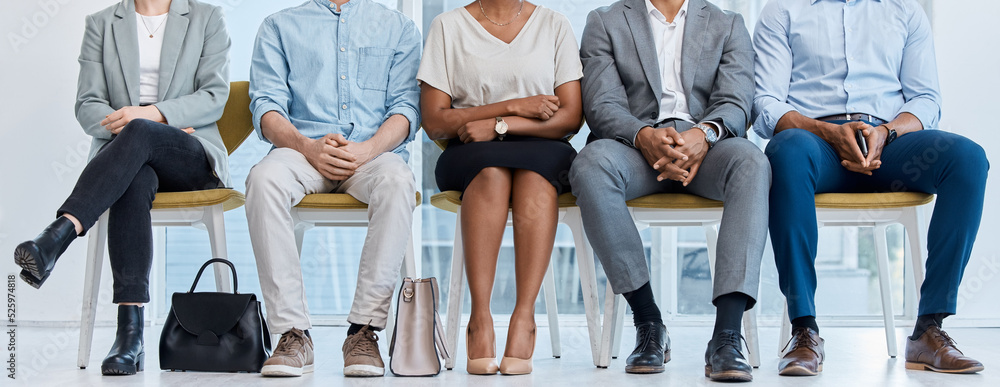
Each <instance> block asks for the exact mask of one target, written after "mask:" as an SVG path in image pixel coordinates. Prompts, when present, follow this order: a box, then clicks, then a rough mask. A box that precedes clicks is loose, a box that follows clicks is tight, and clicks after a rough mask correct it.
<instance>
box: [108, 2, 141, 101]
mask: <svg viewBox="0 0 1000 387" xmlns="http://www.w3.org/2000/svg"><path fill="white" fill-rule="evenodd" d="M123 5H124V6H123ZM134 7H135V6H134V3H133V2H131V1H129V2H126V3H124V4H119V5H118V10H117V11H115V16H118V20H115V21H114V22H113V23H112V24H111V31H112V33H113V34H114V39H115V48H117V49H118V61H119V62H120V63H121V66H122V76H123V77H125V88H126V89H127V90H128V98H129V102H130V105H132V106H137V105H139V38H138V35H137V32H136V30H135V28H136V24H135V8H134Z"/></svg>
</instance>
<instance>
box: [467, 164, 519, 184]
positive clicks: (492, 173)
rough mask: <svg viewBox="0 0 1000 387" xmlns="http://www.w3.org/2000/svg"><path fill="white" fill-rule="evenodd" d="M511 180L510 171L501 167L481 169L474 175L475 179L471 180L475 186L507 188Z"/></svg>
mask: <svg viewBox="0 0 1000 387" xmlns="http://www.w3.org/2000/svg"><path fill="white" fill-rule="evenodd" d="M512 179H513V174H512V172H511V171H510V169H509V168H503V167H486V168H483V169H481V170H480V171H479V173H477V174H476V177H475V178H473V180H474V181H475V182H476V183H477V185H484V186H488V187H498V186H507V187H509V186H510V185H511V180H512Z"/></svg>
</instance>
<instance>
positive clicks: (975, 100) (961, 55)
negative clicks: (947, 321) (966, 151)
mask: <svg viewBox="0 0 1000 387" xmlns="http://www.w3.org/2000/svg"><path fill="white" fill-rule="evenodd" d="M933 13H934V21H933V23H934V35H935V45H936V49H937V58H938V73H939V74H940V77H941V78H940V79H941V89H942V90H941V92H942V94H943V97H944V112H943V118H942V121H941V125H942V128H945V129H947V130H949V131H952V132H955V133H959V134H961V135H964V136H966V137H969V138H971V139H973V140H975V141H976V142H978V143H979V144H980V145H982V147H983V148H984V149H986V155H987V156H988V157H989V159H990V164H991V165H992V167H993V168H992V170H991V171H990V177H989V180H988V181H989V183H988V185H987V187H986V208H985V209H984V211H983V222H982V225H981V227H980V229H979V239H978V240H977V241H976V247H975V249H974V250H973V252H972V260H971V261H970V262H969V266H968V267H967V268H966V270H965V279H964V280H963V283H962V287H961V288H960V291H959V310H958V315H957V316H956V317H961V318H963V319H967V320H969V321H968V322H969V323H976V322H977V321H976V320H978V319H986V320H989V321H988V323H989V324H991V325H993V326H997V325H1000V309H997V308H996V305H997V298H996V297H997V296H1000V238H997V235H998V234H1000V203H998V202H997V200H996V199H997V198H998V196H997V194H998V193H1000V124H997V122H996V118H995V114H996V112H997V111H998V110H997V109H998V106H997V104H996V101H997V99H996V92H997V90H1000V72H998V67H997V63H1000V52H998V51H997V47H998V45H997V43H996V37H997V31H996V23H997V20H996V17H997V15H1000V2H996V1H986V0H947V1H945V0H936V1H934V11H933ZM956 319H957V318H956ZM980 322H987V321H980Z"/></svg>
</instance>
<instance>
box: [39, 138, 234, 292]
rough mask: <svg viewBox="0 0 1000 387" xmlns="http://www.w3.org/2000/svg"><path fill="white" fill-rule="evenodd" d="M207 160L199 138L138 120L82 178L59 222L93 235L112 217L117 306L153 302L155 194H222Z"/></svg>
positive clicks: (104, 150) (61, 209)
mask: <svg viewBox="0 0 1000 387" xmlns="http://www.w3.org/2000/svg"><path fill="white" fill-rule="evenodd" d="M218 185H219V179H218V178H217V177H216V176H215V173H214V171H213V170H212V167H211V165H210V164H209V162H208V156H207V155H206V154H205V149H204V148H203V147H202V145H201V142H199V141H198V140H197V139H196V138H195V137H194V136H192V135H190V134H187V133H185V132H184V131H182V130H180V129H177V128H175V127H172V126H169V125H164V124H161V123H157V122H153V121H149V120H134V121H132V122H129V123H128V125H126V126H125V128H124V129H122V131H121V133H119V134H118V136H116V137H115V138H114V140H112V141H111V142H110V143H108V144H107V145H105V146H104V148H102V149H101V151H100V152H98V153H97V155H96V156H94V159H93V160H91V161H90V163H88V164H87V166H86V167H85V168H84V169H83V173H82V174H80V179H79V180H77V182H76V187H75V188H73V193H72V194H70V196H69V198H68V199H66V202H65V203H63V205H62V206H61V207H59V211H58V212H57V213H56V216H57V217H58V216H61V215H62V214H70V215H73V216H75V217H76V218H77V219H78V220H80V223H82V224H83V229H84V230H88V229H90V227H92V226H93V225H94V223H96V222H97V219H98V218H99V217H100V216H101V214H103V213H104V211H107V210H108V209H110V210H111V212H110V214H109V215H108V255H109V258H110V260H111V273H112V276H113V277H114V302H115V303H122V302H142V303H146V302H149V269H150V267H151V266H152V261H153V231H152V221H151V219H150V215H149V211H150V210H151V209H152V207H153V199H154V198H155V197H156V192H157V191H160V192H176V191H194V190H202V189H211V188H217V187H218Z"/></svg>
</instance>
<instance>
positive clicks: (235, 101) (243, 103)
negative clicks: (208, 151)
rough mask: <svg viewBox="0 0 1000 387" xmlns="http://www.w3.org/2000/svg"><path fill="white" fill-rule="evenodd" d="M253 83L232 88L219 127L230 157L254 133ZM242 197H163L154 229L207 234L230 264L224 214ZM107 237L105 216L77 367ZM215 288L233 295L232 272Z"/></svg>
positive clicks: (88, 278)
mask: <svg viewBox="0 0 1000 387" xmlns="http://www.w3.org/2000/svg"><path fill="white" fill-rule="evenodd" d="M249 87H250V83H249V82H246V81H243V82H232V83H230V92H229V100H228V101H226V107H225V111H224V112H223V114H222V118H221V119H219V121H218V126H219V133H220V134H221V135H222V140H223V142H224V143H225V144H226V149H227V150H228V151H229V153H230V154H232V153H233V151H235V150H236V148H237V147H239V146H240V144H242V143H243V141H244V140H246V138H247V136H249V135H250V133H251V132H253V121H252V117H251V114H250V95H249ZM244 201H245V197H244V196H243V194H242V193H240V192H238V191H236V190H233V189H229V188H219V189H209V190H203V191H190V192H160V193H157V194H156V198H155V200H153V210H152V211H151V212H150V215H151V216H152V220H153V226H161V227H167V226H192V227H198V228H204V229H207V230H208V236H209V242H210V243H211V246H212V257H216V258H228V253H227V250H226V226H225V220H224V218H223V216H222V214H223V212H225V211H229V210H232V209H235V208H239V207H240V206H242V205H243V203H244ZM107 236H108V213H107V212H105V213H104V214H103V215H101V217H100V219H99V220H98V221H97V224H96V225H95V226H94V227H93V229H92V230H91V233H90V241H89V246H88V247H87V269H86V274H85V278H84V286H83V310H82V312H81V316H80V347H79V352H78V354H77V365H78V366H79V367H80V368H87V364H88V363H89V362H90V347H91V342H92V340H93V337H94V318H95V317H96V316H95V315H96V312H97V299H98V295H99V292H100V285H101V266H102V265H103V263H104V243H105V241H106V240H107ZM214 268H215V284H216V289H217V290H218V291H220V292H229V291H231V290H230V289H231V286H230V281H229V271H228V270H229V269H228V268H226V267H225V266H224V265H222V264H215V265H214Z"/></svg>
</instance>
